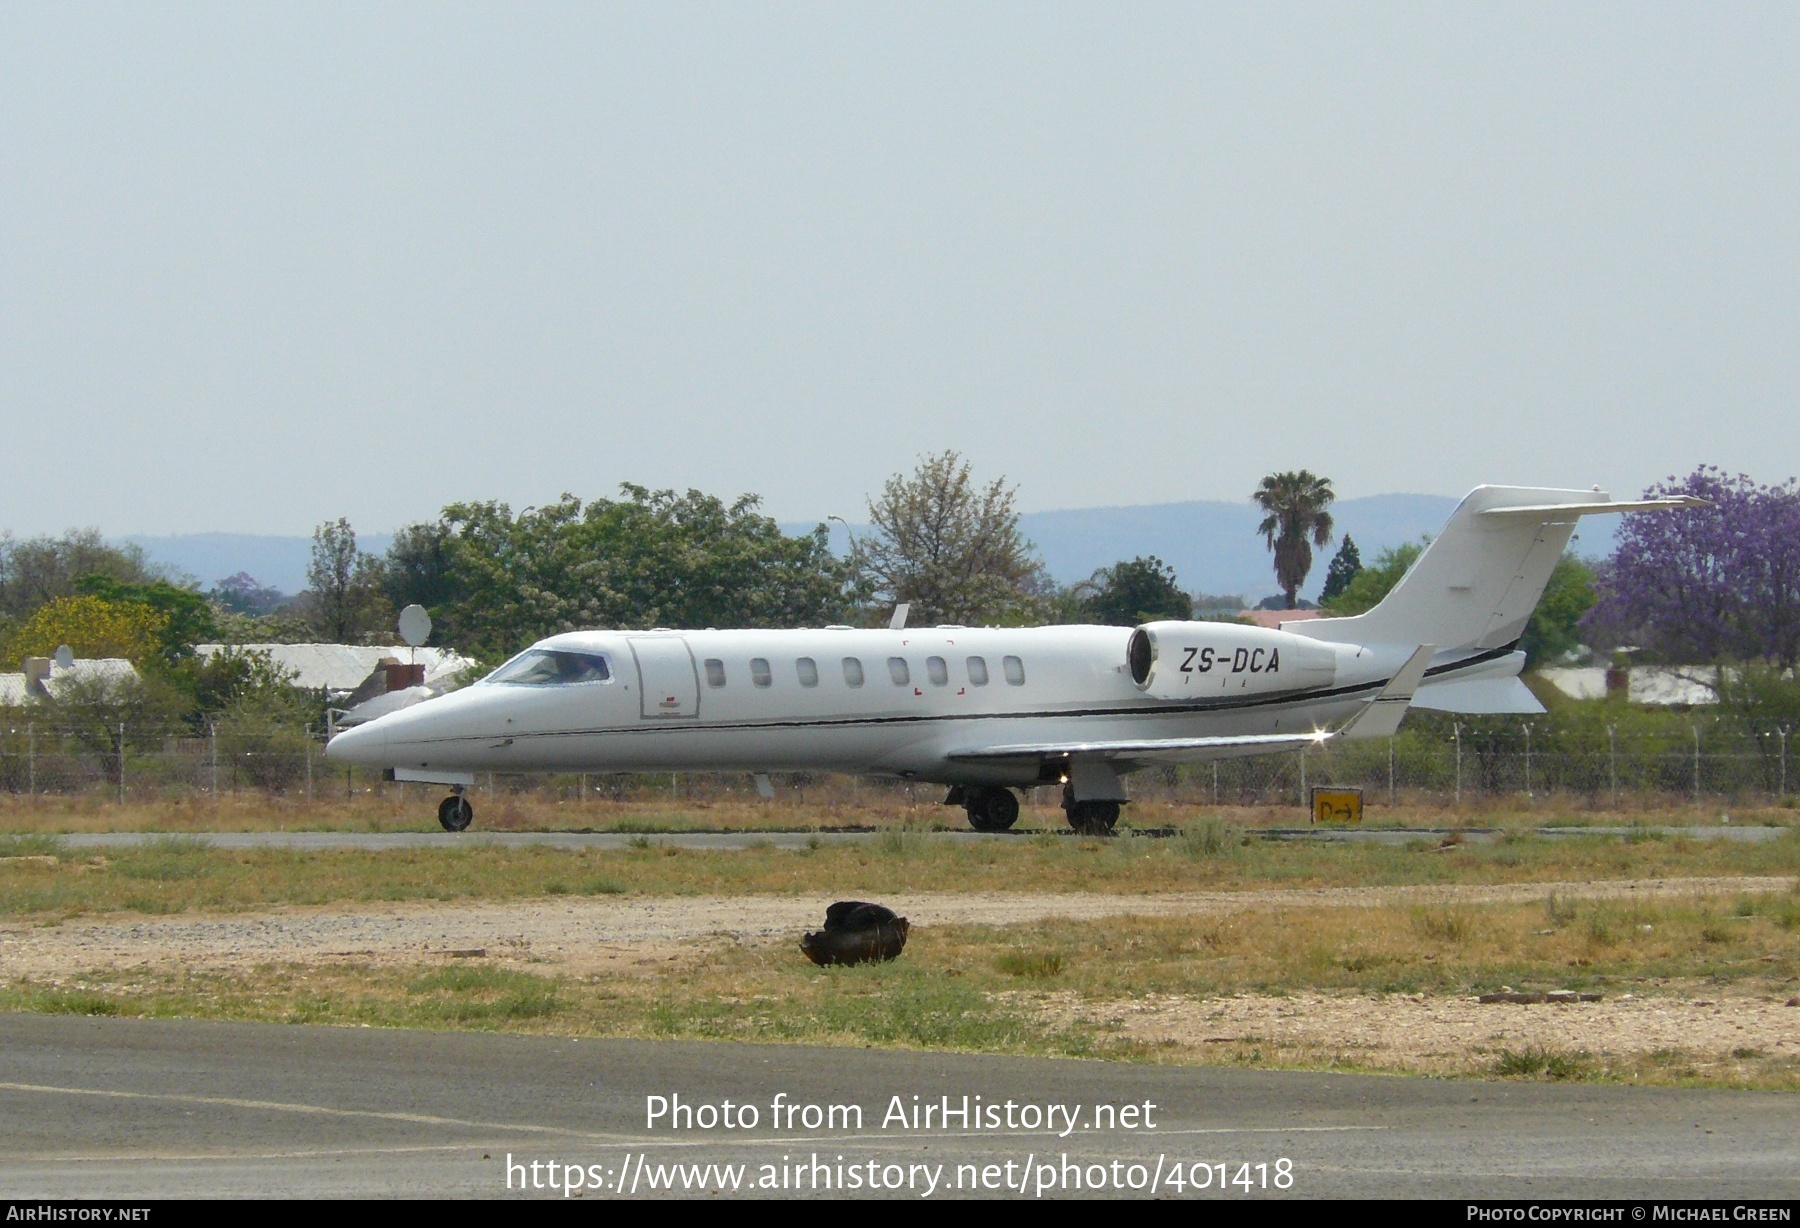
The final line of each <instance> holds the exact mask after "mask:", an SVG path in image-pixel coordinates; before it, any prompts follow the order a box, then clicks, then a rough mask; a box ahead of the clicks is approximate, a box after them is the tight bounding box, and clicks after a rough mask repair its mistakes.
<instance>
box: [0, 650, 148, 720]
mask: <svg viewBox="0 0 1800 1228" xmlns="http://www.w3.org/2000/svg"><path fill="white" fill-rule="evenodd" d="M137 676H138V672H137V667H136V666H134V665H132V663H131V662H130V661H127V660H126V659H125V658H124V657H77V658H76V659H75V660H73V661H71V662H70V663H69V664H68V665H58V664H57V663H56V662H55V661H54V660H53V659H52V658H50V657H26V658H25V668H24V669H23V670H22V671H20V672H19V673H16V674H0V707H8V708H16V707H20V706H22V705H24V704H27V703H31V702H33V701H35V700H41V699H54V698H55V697H56V696H57V695H59V694H61V693H62V691H63V690H64V689H65V688H66V687H68V685H69V684H70V683H72V682H85V681H88V680H90V679H94V678H104V679H108V680H111V679H122V678H131V679H136V678H137Z"/></svg>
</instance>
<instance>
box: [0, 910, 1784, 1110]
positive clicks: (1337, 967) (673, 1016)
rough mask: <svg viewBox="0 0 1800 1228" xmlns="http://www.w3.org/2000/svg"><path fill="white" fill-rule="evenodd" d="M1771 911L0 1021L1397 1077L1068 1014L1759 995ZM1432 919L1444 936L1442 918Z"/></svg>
mask: <svg viewBox="0 0 1800 1228" xmlns="http://www.w3.org/2000/svg"><path fill="white" fill-rule="evenodd" d="M1788 894H1789V895H1791V894H1792V893H1788ZM1785 902H1786V897H1784V896H1783V895H1782V894H1779V893H1778V894H1774V895H1769V896H1750V897H1744V899H1743V900H1741V901H1738V902H1737V906H1738V907H1741V906H1743V905H1745V904H1748V905H1751V906H1752V911H1750V912H1748V913H1743V914H1734V915H1740V916H1742V917H1743V919H1742V920H1740V921H1737V922H1734V923H1732V924H1734V925H1735V926H1736V929H1735V930H1734V931H1733V932H1734V934H1735V935H1736V937H1735V939H1734V941H1733V943H1731V944H1730V945H1729V946H1726V947H1722V946H1721V945H1720V944H1717V943H1713V942H1711V941H1709V940H1708V939H1707V938H1706V936H1705V930H1706V927H1707V926H1709V925H1711V924H1717V923H1718V922H1717V915H1716V914H1715V913H1713V912H1712V911H1711V907H1710V905H1709V904H1708V903H1707V901H1704V900H1689V901H1671V900H1667V899H1662V900H1658V901H1655V902H1648V903H1647V902H1635V901H1629V902H1613V901H1605V902H1585V901H1584V902H1580V903H1578V904H1574V905H1572V906H1565V907H1572V908H1573V911H1574V915H1573V916H1572V917H1571V918H1570V919H1569V924H1567V925H1565V926H1562V927H1560V928H1556V929H1553V930H1549V931H1546V929H1545V927H1544V924H1543V920H1544V907H1543V904H1542V903H1536V904H1520V905H1504V906H1502V905H1490V906H1471V907H1469V908H1466V909H1459V910H1456V911H1454V912H1444V913H1439V912H1434V911H1426V912H1423V913H1421V912H1420V911H1419V910H1416V909H1413V908H1409V907H1404V906H1389V907H1358V908H1345V907H1335V908H1333V907H1315V908H1296V909H1270V910H1262V911H1255V912H1249V913H1243V914H1237V915H1233V916H1227V917H1216V916H1215V917H1206V916H1183V917H1166V916H1165V917H1156V916H1148V917H1128V918H1112V919H1109V920H1106V921H1101V922H1096V921H1072V920H1050V921H1042V922H1035V923H1031V924H1024V925H1014V926H980V925H963V926H934V927H928V928H921V929H917V930H915V931H914V934H913V937H912V940H911V941H909V943H908V945H907V950H906V954H905V955H904V956H903V957H902V958H901V959H900V960H898V961H896V962H894V963H890V964H879V965H863V966H859V967H854V968H827V969H820V968H815V967H813V966H812V965H811V964H810V963H808V962H807V961H806V960H805V959H804V958H803V957H801V956H800V954H799V952H798V951H797V950H796V949H794V947H793V945H792V944H789V943H774V944H769V943H740V942H733V941H722V940H717V939H715V940H710V941H708V942H704V943H696V944H691V945H689V946H688V947H686V948H684V949H683V950H682V952H681V953H680V954H679V955H678V956H677V958H675V959H674V960H660V961H659V962H658V963H657V964H656V966H655V968H654V970H646V969H645V968H642V967H639V968H636V969H634V970H631V971H624V972H619V971H611V972H602V973H583V972H580V971H576V970H571V969H569V968H559V967H557V966H548V967H546V966H544V965H542V964H533V963H531V962H529V961H528V959H524V958H521V959H517V960H501V959H498V958H496V959H495V960H493V961H491V962H489V961H485V960H484V961H481V962H474V961H469V962H463V961H460V960H459V961H457V962H449V963H437V964H424V963H420V964H411V965H402V966H393V965H383V964H380V963H377V962H369V961H358V960H356V959H350V960H344V961H326V962H322V963H318V964H310V965H309V964H300V963H271V964H265V965H263V966H260V967H255V968H206V967H174V968H163V969H156V968H127V969H109V970H99V971H93V972H89V973H84V974H82V975H79V976H72V977H67V978H63V979H61V980H54V981H52V980H48V979H42V978H39V979H17V980H14V981H12V982H11V983H10V984H5V985H0V1009H12V1010H33V1011H45V1012H55V1013H63V1014H87V1015H96V1014H106V1015H141V1016H199V1017H207V1018H219V1019H246V1020H263V1021H273V1022H291V1023H329V1024H350V1025H353V1024H365V1023H366V1024H370V1025H373V1026H381V1027H414V1028H435V1029H477V1030H487V1031H494V1030H502V1031H524V1032H540V1033H553V1034H559V1035H584V1036H639V1037H670V1038H690V1039H716V1040H741V1041H765V1042H804V1043H813V1044H825V1045H845V1046H863V1045H880V1046H892V1047H904V1048H922V1049H951V1050H961V1051H971V1052H990V1053H1035V1054H1048V1055H1054V1056H1079V1057H1104V1058H1114V1059H1124V1060H1136V1061H1151V1062H1212V1063H1225V1064H1239V1065H1257V1066H1290V1067H1292V1066H1303V1067H1314V1068H1317V1067H1321V1066H1323V1067H1327V1068H1333V1069H1349V1070H1356V1069H1365V1070H1366V1069H1386V1070H1407V1069H1412V1068H1413V1067H1411V1066H1409V1065H1408V1064H1407V1061H1406V1060H1400V1059H1393V1060H1390V1059H1387V1058H1379V1057H1372V1056H1370V1055H1367V1054H1359V1053H1356V1052H1347V1051H1334V1052H1319V1051H1312V1050H1304V1049H1301V1048H1297V1047H1295V1045H1293V1044H1286V1045H1284V1044H1281V1043H1277V1042H1276V1041H1274V1040H1272V1039H1270V1038H1266V1037H1265V1038H1261V1039H1257V1038H1252V1037H1237V1038H1235V1040H1234V1043H1232V1044H1230V1045H1226V1046H1217V1045H1209V1044H1199V1043H1195V1044H1188V1045H1177V1044H1171V1043H1163V1042H1156V1043H1151V1042H1149V1041H1143V1040H1134V1039H1132V1038H1130V1037H1129V1036H1127V1035H1125V1034H1124V1033H1122V1032H1121V1031H1120V1030H1119V1028H1118V1027H1117V1026H1116V1025H1114V1024H1111V1023H1108V1022H1107V1021H1106V1019H1105V1017H1104V1016H1105V1012H1104V1011H1098V1010H1094V1009H1072V1008H1075V1007H1086V1008H1098V1007H1105V1006H1107V1005H1109V1004H1113V1005H1117V1004H1125V1005H1127V1006H1129V1005H1130V1004H1133V1003H1140V1002H1146V1001H1149V1002H1154V1001H1158V1000H1171V999H1181V1000H1186V1001H1195V1000H1226V999H1229V998H1232V997H1235V996H1240V995H1252V996H1262V997H1274V998H1281V997H1284V996H1291V995H1294V994H1298V993H1302V992H1308V993H1316V992H1323V993H1327V994H1330V993H1343V994H1352V995H1370V994H1375V995H1381V994H1393V995H1399V994H1405V995H1419V994H1425V995H1428V996H1459V997H1467V996H1471V995H1474V994H1477V993H1480V992H1485V991H1487V990H1492V989H1498V988H1501V987H1512V988H1518V989H1579V990H1598V991H1601V992H1604V993H1605V994H1606V995H1607V997H1608V998H1616V997H1618V996H1620V995H1621V994H1623V993H1626V992H1631V993H1634V994H1636V995H1637V996H1639V997H1644V996H1651V997H1654V996H1657V995H1658V994H1671V995H1674V996H1676V997H1689V998H1691V997H1693V996H1697V995H1699V994H1704V995H1705V996H1707V997H1720V996H1724V995H1727V994H1729V995H1734V996H1738V997H1742V996H1746V995H1748V996H1750V997H1758V996H1760V997H1763V998H1765V999H1766V998H1768V997H1770V996H1771V995H1772V996H1773V997H1774V998H1775V999H1776V1000H1779V999H1780V998H1782V997H1784V996H1786V995H1787V994H1788V993H1789V992H1791V991H1790V990H1788V989H1787V988H1786V986H1787V984H1788V983H1789V982H1791V981H1792V980H1794V978H1796V976H1800V933H1797V932H1796V930H1795V929H1794V928H1792V927H1784V926H1782V925H1781V924H1780V920H1779V918H1780V916H1781V915H1782V912H1781V909H1782V905H1783V904H1784V903H1785ZM1594 917H1605V918H1606V919H1607V921H1608V924H1607V926H1606V933H1607V934H1608V935H1609V937H1608V938H1607V939H1606V940H1605V941H1600V940H1598V939H1596V938H1595V936H1594V930H1593V928H1592V927H1591V926H1590V925H1589V924H1588V922H1589V921H1590V920H1591V919H1592V918H1594ZM1446 918H1454V923H1453V924H1448V925H1444V924H1440V923H1441V922H1443V921H1445V920H1446ZM1531 1009H1534V1010H1559V1009H1571V1010H1573V1009H1586V1008H1558V1007H1541V1008H1531ZM1796 1018H1800V1015H1797V1016H1796ZM1429 1068H1430V1069H1433V1070H1435V1071H1438V1072H1442V1070H1443V1067H1442V1065H1441V1064H1440V1065H1437V1066H1432V1067H1429ZM1454 1072H1455V1073H1462V1074H1467V1075H1478V1076H1487V1077H1500V1078H1509V1079H1548V1080H1613V1081H1618V1080H1625V1081H1634V1082H1647V1083H1662V1084H1704V1085H1713V1086H1718V1085H1724V1086H1739V1087H1763V1088H1775V1089H1789V1090H1800V1063H1797V1062H1796V1061H1795V1059H1794V1058H1792V1057H1787V1056H1783V1055H1781V1054H1780V1053H1771V1052H1764V1051H1763V1050H1761V1049H1758V1048H1754V1047H1751V1046H1749V1045H1746V1044H1744V1043H1742V1042H1738V1043H1737V1044H1736V1045H1735V1046H1734V1048H1733V1049H1731V1050H1725V1051H1721V1052H1719V1053H1715V1054H1710V1055H1708V1054H1701V1053H1695V1052H1687V1051H1683V1050H1661V1051H1658V1052H1656V1053H1637V1054H1633V1053H1612V1054H1603V1053H1598V1052H1592V1053H1590V1052H1586V1051H1582V1050H1569V1051H1563V1050H1559V1049H1555V1048H1549V1047H1542V1046H1536V1045H1525V1046H1522V1047H1521V1046H1514V1047H1507V1048H1502V1049H1500V1050H1498V1051H1486V1050H1482V1049H1481V1048H1479V1047H1478V1046H1473V1045H1471V1046H1470V1047H1468V1048H1467V1050H1466V1052H1463V1053H1462V1055H1461V1057H1460V1058H1459V1059H1458V1060H1457V1064H1455V1065H1454Z"/></svg>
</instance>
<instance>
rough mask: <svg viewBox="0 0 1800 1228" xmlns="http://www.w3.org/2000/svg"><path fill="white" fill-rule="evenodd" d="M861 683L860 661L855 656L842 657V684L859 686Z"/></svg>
mask: <svg viewBox="0 0 1800 1228" xmlns="http://www.w3.org/2000/svg"><path fill="white" fill-rule="evenodd" d="M862 684H863V672H862V662H861V661H858V660H857V659H856V658H855V657H845V658H844V685H845V686H861V685H862Z"/></svg>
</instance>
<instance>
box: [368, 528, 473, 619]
mask: <svg viewBox="0 0 1800 1228" xmlns="http://www.w3.org/2000/svg"><path fill="white" fill-rule="evenodd" d="M384 584H385V586H386V589H387V596H388V600H389V601H390V602H392V603H393V605H394V608H395V609H404V608H405V607H407V606H409V605H422V606H424V607H425V608H426V609H427V610H439V609H443V608H444V607H446V606H448V605H450V604H452V603H454V602H458V601H462V600H463V599H464V598H465V597H466V596H467V594H466V593H464V592H463V590H462V587H461V585H460V584H459V583H458V579H457V575H456V543H455V541H454V538H453V535H452V532H451V529H450V526H449V525H447V524H445V523H444V522H442V521H438V522H434V523H429V524H414V525H408V526H406V527H405V528H403V529H401V530H400V531H399V532H398V533H396V534H394V542H393V544H392V545H391V546H389V547H388V552H387V570H386V576H385V580H384Z"/></svg>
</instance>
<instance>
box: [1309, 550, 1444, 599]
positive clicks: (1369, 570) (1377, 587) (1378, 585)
mask: <svg viewBox="0 0 1800 1228" xmlns="http://www.w3.org/2000/svg"><path fill="white" fill-rule="evenodd" d="M1424 551H1425V541H1424V539H1421V540H1420V541H1416V542H1401V543H1400V544H1399V545H1398V546H1390V547H1388V548H1387V549H1385V550H1383V551H1382V552H1381V553H1379V554H1377V555H1376V556H1375V561H1374V562H1373V563H1371V564H1369V565H1368V566H1367V567H1364V568H1363V569H1362V570H1361V571H1359V572H1357V573H1356V576H1355V578H1354V579H1352V580H1351V581H1350V583H1349V584H1347V585H1345V586H1344V591H1343V592H1341V593H1339V594H1338V595H1337V596H1336V597H1333V598H1332V599H1331V603H1330V604H1329V605H1322V608H1323V609H1324V611H1325V612H1326V613H1327V614H1330V615H1333V616H1334V617H1339V618H1342V617H1346V616H1348V615H1351V614H1361V613H1363V612H1364V611H1365V610H1372V609H1374V608H1375V607H1376V606H1378V605H1380V604H1381V599H1382V598H1383V597H1386V596H1387V595H1388V594H1389V593H1390V592H1392V591H1393V589H1394V585H1396V584H1398V583H1400V578H1401V577H1402V576H1404V575H1405V574H1406V569H1407V568H1409V567H1411V566H1412V565H1413V562H1414V561H1415V560H1416V559H1417V558H1418V557H1419V555H1421V554H1423V553H1424Z"/></svg>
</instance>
